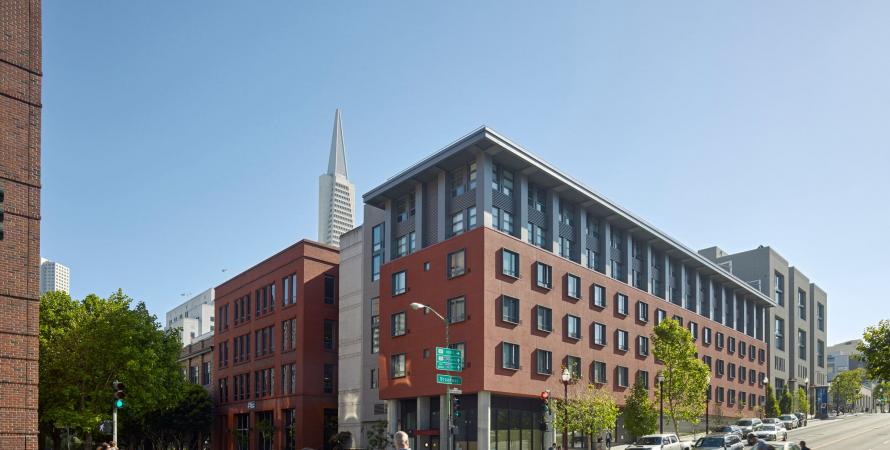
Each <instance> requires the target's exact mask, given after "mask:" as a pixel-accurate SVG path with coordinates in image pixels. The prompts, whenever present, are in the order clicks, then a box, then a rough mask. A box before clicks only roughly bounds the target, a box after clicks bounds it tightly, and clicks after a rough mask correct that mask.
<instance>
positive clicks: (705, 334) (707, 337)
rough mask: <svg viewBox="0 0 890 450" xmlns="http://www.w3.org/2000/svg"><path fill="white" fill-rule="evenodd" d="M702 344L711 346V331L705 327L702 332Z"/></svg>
mask: <svg viewBox="0 0 890 450" xmlns="http://www.w3.org/2000/svg"><path fill="white" fill-rule="evenodd" d="M701 337H702V342H704V344H705V345H711V329H710V328H708V327H704V328H702V330H701Z"/></svg>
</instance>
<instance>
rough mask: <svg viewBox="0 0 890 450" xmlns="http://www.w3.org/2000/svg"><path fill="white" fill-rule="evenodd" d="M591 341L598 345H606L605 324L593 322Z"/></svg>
mask: <svg viewBox="0 0 890 450" xmlns="http://www.w3.org/2000/svg"><path fill="white" fill-rule="evenodd" d="M593 343H594V344H595V345H599V346H605V345H606V325H604V324H601V323H597V322H594V323H593Z"/></svg>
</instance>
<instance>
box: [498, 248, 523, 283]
mask: <svg viewBox="0 0 890 450" xmlns="http://www.w3.org/2000/svg"><path fill="white" fill-rule="evenodd" d="M501 273H503V274H504V275H506V276H508V277H512V278H519V253H516V252H511V251H510V250H507V249H505V248H504V249H501Z"/></svg>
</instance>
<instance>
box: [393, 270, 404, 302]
mask: <svg viewBox="0 0 890 450" xmlns="http://www.w3.org/2000/svg"><path fill="white" fill-rule="evenodd" d="M405 283H406V275H405V271H404V270H403V271H401V272H396V273H394V274H392V295H393V296H395V295H400V294H404V293H405V291H406V290H407V286H406V284H405Z"/></svg>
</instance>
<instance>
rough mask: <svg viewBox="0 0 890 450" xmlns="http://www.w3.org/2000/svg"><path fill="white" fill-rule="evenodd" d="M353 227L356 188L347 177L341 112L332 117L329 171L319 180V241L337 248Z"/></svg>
mask: <svg viewBox="0 0 890 450" xmlns="http://www.w3.org/2000/svg"><path fill="white" fill-rule="evenodd" d="M354 227H355V185H354V184H352V182H350V181H349V179H348V178H347V174H346V146H345V144H344V143H343V128H342V127H341V126H340V110H339V109H338V110H337V112H336V114H335V115H334V135H333V137H332V138H331V155H330V158H329V159H328V171H327V173H325V174H323V175H322V176H320V177H318V240H319V241H321V242H322V243H325V244H328V245H333V246H336V247H339V246H340V235H342V234H343V233H345V232H347V231H349V230H351V229H353V228H354Z"/></svg>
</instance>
